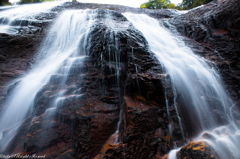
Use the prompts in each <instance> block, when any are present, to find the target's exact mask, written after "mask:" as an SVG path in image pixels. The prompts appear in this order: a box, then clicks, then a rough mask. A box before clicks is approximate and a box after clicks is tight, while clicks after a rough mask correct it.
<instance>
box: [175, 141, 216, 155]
mask: <svg viewBox="0 0 240 159" xmlns="http://www.w3.org/2000/svg"><path fill="white" fill-rule="evenodd" d="M177 158H178V159H185V158H192V159H218V157H217V155H216V154H215V152H214V150H213V149H212V148H211V147H210V145H209V144H208V143H207V142H205V141H192V142H190V143H188V144H187V145H186V146H184V147H182V148H181V150H180V151H179V152H178V154H177Z"/></svg>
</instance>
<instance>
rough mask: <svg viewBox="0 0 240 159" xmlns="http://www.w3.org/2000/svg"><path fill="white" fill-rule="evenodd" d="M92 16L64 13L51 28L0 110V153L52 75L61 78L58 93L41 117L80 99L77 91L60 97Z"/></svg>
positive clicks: (79, 57) (81, 55)
mask: <svg viewBox="0 0 240 159" xmlns="http://www.w3.org/2000/svg"><path fill="white" fill-rule="evenodd" d="M95 16H96V12H95V11H90V10H84V11H81V10H78V11H77V10H70V11H65V12H63V13H62V14H61V15H60V16H59V17H58V18H57V20H56V22H55V23H54V24H53V25H52V27H51V29H50V31H49V33H48V34H47V36H46V38H45V40H44V41H43V43H42V44H41V48H40V49H39V51H38V53H37V55H36V64H35V65H34V67H33V69H32V70H31V71H30V72H28V74H26V75H25V76H23V77H21V78H20V79H19V80H18V81H19V82H18V83H17V85H16V87H15V88H14V90H13V91H12V93H11V94H10V95H9V96H8V97H7V100H6V102H5V103H4V109H3V111H2V112H1V114H0V125H1V127H0V139H1V140H0V145H1V148H0V152H3V151H4V149H5V148H6V147H7V146H8V143H9V142H10V141H11V139H12V138H13V137H14V136H15V134H16V133H17V130H18V126H20V125H21V123H22V122H23V121H24V120H25V119H26V118H28V117H30V116H31V115H32V113H33V109H34V108H33V106H34V99H35V97H36V94H37V93H38V92H39V91H40V90H41V88H42V87H43V86H44V85H45V84H46V83H48V82H49V80H50V79H51V77H53V75H57V76H58V77H63V78H61V82H60V85H61V86H60V88H59V92H60V93H58V94H57V95H56V97H55V101H54V102H53V104H52V106H49V107H50V109H48V110H46V112H45V115H47V114H49V113H53V111H54V110H55V109H54V107H56V106H57V105H59V101H64V99H66V98H74V97H78V96H81V94H79V92H77V91H76V92H75V93H74V92H73V94H71V96H64V95H65V93H64V88H65V87H66V78H67V76H68V74H69V73H70V72H71V71H70V68H71V66H72V65H76V64H77V63H79V62H81V61H82V60H83V59H84V57H86V54H87V53H86V45H87V36H88V33H89V31H90V27H91V26H92V25H93V24H94V22H95ZM7 129H8V130H7ZM6 130H7V131H6ZM9 130H10V131H9Z"/></svg>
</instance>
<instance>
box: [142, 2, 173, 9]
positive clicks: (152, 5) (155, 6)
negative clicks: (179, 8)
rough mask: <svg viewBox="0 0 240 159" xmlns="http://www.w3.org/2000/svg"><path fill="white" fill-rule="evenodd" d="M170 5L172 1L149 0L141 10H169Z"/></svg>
mask: <svg viewBox="0 0 240 159" xmlns="http://www.w3.org/2000/svg"><path fill="white" fill-rule="evenodd" d="M170 3H171V2H170V0H149V1H148V2H146V3H143V4H142V5H141V6H140V8H148V9H162V8H168V6H169V4H170Z"/></svg>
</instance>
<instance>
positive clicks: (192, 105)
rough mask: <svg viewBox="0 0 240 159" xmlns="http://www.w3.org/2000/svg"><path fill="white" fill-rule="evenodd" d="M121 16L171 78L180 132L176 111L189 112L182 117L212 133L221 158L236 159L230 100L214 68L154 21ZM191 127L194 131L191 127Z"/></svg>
mask: <svg viewBox="0 0 240 159" xmlns="http://www.w3.org/2000/svg"><path fill="white" fill-rule="evenodd" d="M124 16H126V17H127V19H128V20H129V21H130V22H131V23H132V24H133V25H134V27H135V28H137V29H138V30H139V31H141V32H142V34H143V35H144V37H145V38H146V40H147V41H148V44H149V46H150V50H151V51H152V52H153V53H154V54H155V55H156V57H157V58H158V59H159V61H160V63H161V64H162V65H163V67H165V69H166V73H168V74H169V76H170V78H171V83H172V85H173V88H172V89H173V91H174V96H175V97H174V98H175V99H174V102H175V103H174V105H175V109H176V112H177V115H178V118H179V125H180V127H181V131H182V133H184V132H183V128H182V124H184V123H182V120H181V118H180V116H179V113H178V110H179V109H184V110H191V111H189V112H187V113H185V115H187V114H188V115H190V114H191V113H192V114H194V116H195V120H196V119H197V121H199V123H200V127H201V130H202V131H210V132H213V134H212V135H213V136H214V137H215V138H216V142H214V143H213V142H210V141H208V142H209V143H211V145H212V146H213V148H214V149H215V151H217V153H218V154H219V156H220V157H221V158H222V159H226V158H227V156H226V155H229V153H230V154H234V155H235V157H234V158H236V159H237V158H240V152H239V151H238V150H236V149H237V148H238V147H239V146H240V142H239V138H238V136H239V135H238V134H239V133H238V132H237V130H238V129H237V128H236V126H235V123H234V121H233V119H232V115H231V108H232V106H233V101H232V100H231V98H230V97H229V96H228V94H227V92H226V91H225V88H224V87H223V84H222V81H221V78H220V76H219V74H218V73H217V72H216V71H215V69H214V68H213V67H211V66H210V65H209V64H208V63H207V62H206V61H205V60H204V59H203V58H201V57H198V56H196V55H194V54H193V53H192V52H191V50H190V49H189V48H187V47H186V46H185V45H184V43H183V42H182V41H180V40H179V39H177V38H176V37H175V36H173V35H171V33H170V32H168V31H167V30H166V29H165V28H163V27H161V26H160V24H159V21H157V20H156V19H153V18H150V17H148V16H147V15H142V14H138V15H136V14H131V13H124ZM178 97H180V98H181V99H182V100H183V103H184V107H180V108H177V105H176V104H177V103H176V99H177V98H178ZM211 107H214V109H216V110H219V111H221V112H222V114H221V117H222V118H223V120H225V121H226V122H227V123H228V124H229V125H231V126H230V127H231V128H229V127H228V128H227V127H224V128H223V127H218V126H219V124H218V123H219V119H218V118H216V117H215V116H214V115H213V113H212V111H211V109H210V108H211ZM195 122H196V121H195ZM191 126H192V128H195V127H194V125H191ZM214 129H215V130H214ZM222 129H224V131H226V132H227V133H225V134H224V135H223V134H222V133H217V132H219V131H223V130H222ZM199 133H201V132H199ZM217 134H218V135H217ZM197 135H198V134H196V136H197ZM183 138H184V135H183ZM234 140H235V141H234ZM177 152H178V151H176V150H173V151H172V152H171V153H170V155H169V158H175V157H176V153H177ZM174 154H175V155H174ZM224 154H225V155H224Z"/></svg>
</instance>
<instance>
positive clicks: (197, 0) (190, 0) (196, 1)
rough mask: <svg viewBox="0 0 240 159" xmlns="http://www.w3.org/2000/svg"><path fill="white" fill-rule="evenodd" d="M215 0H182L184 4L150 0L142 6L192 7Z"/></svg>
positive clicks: (160, 7)
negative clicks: (176, 4)
mask: <svg viewBox="0 0 240 159" xmlns="http://www.w3.org/2000/svg"><path fill="white" fill-rule="evenodd" d="M211 1H213V0H182V4H180V5H178V6H175V5H174V4H173V3H171V2H170V0H149V1H148V2H146V3H143V4H142V5H141V6H140V8H148V9H163V8H164V9H167V8H168V9H178V10H182V9H192V8H195V7H197V6H200V5H202V4H206V3H209V2H211Z"/></svg>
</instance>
